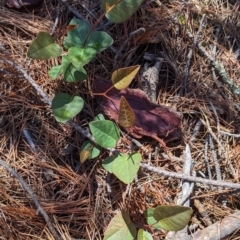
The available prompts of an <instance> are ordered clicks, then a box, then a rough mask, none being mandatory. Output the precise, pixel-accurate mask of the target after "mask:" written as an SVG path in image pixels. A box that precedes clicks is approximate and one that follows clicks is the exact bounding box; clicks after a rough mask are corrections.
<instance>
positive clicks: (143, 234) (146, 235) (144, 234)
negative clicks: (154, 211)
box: [137, 229, 153, 240]
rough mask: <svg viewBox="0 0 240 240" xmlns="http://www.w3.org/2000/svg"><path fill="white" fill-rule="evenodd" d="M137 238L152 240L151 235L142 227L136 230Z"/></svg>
mask: <svg viewBox="0 0 240 240" xmlns="http://www.w3.org/2000/svg"><path fill="white" fill-rule="evenodd" d="M137 240H153V238H152V235H151V234H150V233H149V232H146V231H144V230H143V229H139V230H138V235H137Z"/></svg>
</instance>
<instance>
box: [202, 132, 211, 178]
mask: <svg viewBox="0 0 240 240" xmlns="http://www.w3.org/2000/svg"><path fill="white" fill-rule="evenodd" d="M208 134H209V133H208ZM208 134H207V136H206V141H205V147H204V159H205V164H206V168H207V171H208V178H209V179H212V173H211V168H210V165H209V161H208V140H207V139H208Z"/></svg>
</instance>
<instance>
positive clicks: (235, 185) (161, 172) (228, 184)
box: [141, 163, 240, 189]
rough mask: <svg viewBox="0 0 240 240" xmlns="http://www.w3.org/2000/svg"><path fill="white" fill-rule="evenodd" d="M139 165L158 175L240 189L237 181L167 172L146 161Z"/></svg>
mask: <svg viewBox="0 0 240 240" xmlns="http://www.w3.org/2000/svg"><path fill="white" fill-rule="evenodd" d="M141 167H142V168H144V169H146V170H148V171H151V172H155V173H157V174H159V175H163V176H165V177H173V178H178V179H183V180H187V181H189V182H198V183H203V184H207V185H213V186H217V187H226V188H233V189H240V184H238V183H231V182H225V181H215V180H210V179H204V178H200V177H192V176H186V175H185V174H181V173H175V172H169V171H166V170H163V169H160V168H156V167H153V166H150V165H148V164H146V163H141Z"/></svg>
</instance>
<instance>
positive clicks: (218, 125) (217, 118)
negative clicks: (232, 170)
mask: <svg viewBox="0 0 240 240" xmlns="http://www.w3.org/2000/svg"><path fill="white" fill-rule="evenodd" d="M210 105H211V107H212V110H213V113H214V116H215V118H216V123H217V138H218V139H219V131H220V123H219V117H218V114H217V110H216V108H215V106H214V105H213V104H212V101H210ZM218 154H219V156H221V155H222V154H223V152H222V151H221V147H219V146H218Z"/></svg>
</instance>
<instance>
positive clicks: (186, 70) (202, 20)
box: [179, 14, 206, 95]
mask: <svg viewBox="0 0 240 240" xmlns="http://www.w3.org/2000/svg"><path fill="white" fill-rule="evenodd" d="M205 17H206V14H204V15H203V16H202V19H201V21H200V26H199V29H198V31H197V34H196V36H195V37H194V39H193V45H192V47H191V48H190V49H189V52H188V55H187V62H186V67H185V76H184V82H183V86H182V87H181V89H180V92H179V94H180V95H183V90H184V92H185V94H187V81H188V77H189V70H190V64H191V60H192V55H193V52H194V50H195V48H196V46H197V43H198V40H199V37H200V34H201V32H202V30H203V27H204V26H205V24H204V22H205Z"/></svg>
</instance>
